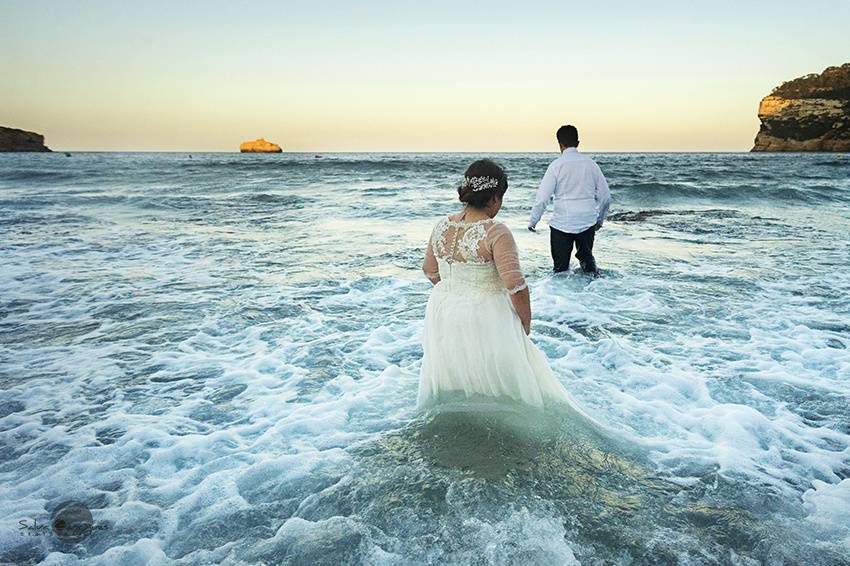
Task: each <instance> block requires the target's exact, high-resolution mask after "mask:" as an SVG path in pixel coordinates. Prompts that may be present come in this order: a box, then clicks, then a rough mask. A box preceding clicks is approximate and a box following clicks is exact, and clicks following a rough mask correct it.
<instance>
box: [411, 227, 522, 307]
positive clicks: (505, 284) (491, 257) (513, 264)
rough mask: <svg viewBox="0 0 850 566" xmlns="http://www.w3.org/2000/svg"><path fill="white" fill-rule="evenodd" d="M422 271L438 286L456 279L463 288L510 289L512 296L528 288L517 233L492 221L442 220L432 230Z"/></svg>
mask: <svg viewBox="0 0 850 566" xmlns="http://www.w3.org/2000/svg"><path fill="white" fill-rule="evenodd" d="M422 269H423V271H424V272H425V274H426V275H427V276H428V278H429V279H430V280H431V281H432V282H434V283H437V282H439V281H441V280H453V281H454V282H456V283H458V284H460V285H461V287H462V286H463V285H464V284H466V285H468V286H471V287H476V288H487V287H490V288H492V289H493V290H501V289H507V290H508V292H509V293H511V294H513V293H517V292H519V291H521V290H523V289H525V288H526V287H527V285H526V283H525V278H524V277H523V275H522V270H521V269H520V265H519V256H518V254H517V248H516V242H515V241H514V237H513V234H511V231H510V229H508V227H507V226H505V225H504V224H502V223H501V222H496V221H495V220H493V219H492V218H488V219H485V220H480V221H478V222H457V221H454V220H452V219H450V218H448V217H446V218H442V219H440V221H439V222H437V224H436V225H435V226H434V229H433V230H432V231H431V237H430V238H429V240H428V248H427V250H426V252H425V262H424V264H423V266H422Z"/></svg>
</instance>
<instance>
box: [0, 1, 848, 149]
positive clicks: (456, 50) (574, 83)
mask: <svg viewBox="0 0 850 566" xmlns="http://www.w3.org/2000/svg"><path fill="white" fill-rule="evenodd" d="M847 22H850V2H848V1H847V0H832V1H820V0H810V1H808V2H806V3H805V4H800V3H799V2H791V1H785V0H774V1H772V2H755V1H752V2H747V1H742V0H738V1H737V2H725V1H711V2H687V1H685V0H680V1H678V2H672V1H671V2H666V1H665V2H661V1H650V0H646V1H643V2H633V1H631V2H615V1H611V2H586V1H585V2H570V1H566V0H562V1H560V2H538V1H528V2H501V1H498V0H492V1H489V2H486V3H484V2H464V1H461V0H458V1H454V2H442V1H432V2H424V1H421V0H420V1H419V2H410V1H406V0H395V1H383V0H380V1H369V0H362V1H360V2H357V1H354V0H350V1H341V2H336V1H327V2H323V1H319V0H316V1H314V2H303V1H302V2H284V1H278V2H266V1H263V0H253V1H247V2H236V1H230V2H214V1H208V2H190V1H179V2H158V1H145V2H133V3H131V2H115V1H114V0H113V1H109V2H104V1H87V0H80V1H75V2H68V1H43V0H25V1H19V0H0V125H3V126H10V127H16V128H22V129H26V130H32V131H37V132H39V133H42V134H44V135H45V136H46V143H47V145H49V146H50V147H51V148H53V149H59V150H106V151H236V150H237V149H238V146H239V144H240V143H241V142H242V141H245V140H249V139H255V138H258V137H265V138H266V139H268V140H271V141H274V142H276V143H278V144H280V145H281V146H282V147H283V148H284V150H286V151H308V152H319V151H322V152H330V151H475V152H477V151H482V152H490V151H491V152H498V151H552V150H553V149H554V150H557V148H556V147H553V146H555V140H554V132H555V130H556V129H557V127H558V126H559V125H561V124H564V123H571V124H574V125H576V126H577V127H578V128H579V132H580V136H581V140H582V142H581V149H584V150H586V151H747V150H749V149H750V147H752V142H753V138H754V137H755V134H756V132H757V131H758V125H759V122H758V118H757V116H756V111H757V109H758V103H759V100H760V99H761V98H762V97H763V96H765V95H767V94H769V92H770V91H771V89H772V88H773V87H775V86H777V85H778V84H780V83H781V82H783V81H786V80H790V79H793V78H795V77H798V76H801V75H805V74H808V73H818V72H821V71H822V70H823V69H824V68H826V67H828V66H831V65H840V64H842V63H846V62H849V61H850V33H848V31H847V29H848V27H847V26H848V24H847Z"/></svg>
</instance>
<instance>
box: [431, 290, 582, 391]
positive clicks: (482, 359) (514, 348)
mask: <svg viewBox="0 0 850 566" xmlns="http://www.w3.org/2000/svg"><path fill="white" fill-rule="evenodd" d="M422 345H423V350H424V355H423V358H422V370H421V376H420V380H419V393H418V397H417V406H418V407H419V408H426V407H429V406H431V405H434V404H437V403H440V402H441V401H443V400H445V399H446V398H457V397H458V396H460V397H481V396H483V397H487V398H504V399H509V400H513V401H520V402H522V403H525V404H528V405H531V406H534V407H541V408H542V407H544V406H548V405H550V404H563V403H565V404H568V405H570V406H571V407H572V406H574V405H575V403H574V401H573V400H572V398H571V396H570V394H569V393H568V392H567V390H566V389H564V386H563V385H561V383H560V382H559V381H558V380H557V379H556V378H555V376H554V375H553V374H552V371H551V370H550V368H549V364H548V363H547V361H546V357H545V356H544V355H543V353H542V352H541V351H540V350H539V349H538V348H537V346H535V345H534V343H533V342H532V341H531V340H530V339H529V338H528V336H526V334H525V332H524V331H523V329H522V323H521V322H520V320H519V317H518V316H517V314H516V311H515V310H514V308H513V305H512V304H511V299H510V296H509V295H508V293H507V292H506V291H499V292H486V291H463V290H461V291H458V290H452V289H451V286H450V285H447V284H446V282H440V283H438V284H437V285H436V286H435V287H434V289H433V290H432V292H431V296H430V298H429V299H428V306H427V307H426V310H425V329H424V332H423V344H422Z"/></svg>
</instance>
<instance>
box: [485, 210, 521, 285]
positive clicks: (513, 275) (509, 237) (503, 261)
mask: <svg viewBox="0 0 850 566" xmlns="http://www.w3.org/2000/svg"><path fill="white" fill-rule="evenodd" d="M487 244H488V245H489V247H490V249H491V250H492V252H493V263H495V264H496V270H497V271H498V272H499V277H500V278H501V279H502V283H504V284H505V288H506V289H507V290H508V292H509V293H510V294H511V295H513V294H514V293H518V292H519V291H522V290H523V289H525V288H527V287H528V285H527V284H526V282H525V277H523V275H522V270H521V269H520V266H519V254H518V253H517V247H516V242H515V241H514V235H513V234H511V231H510V229H508V227H507V226H505V225H504V224H502V223H496V224H494V225H493V227H492V228H490V230H488V231H487Z"/></svg>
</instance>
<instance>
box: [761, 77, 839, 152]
mask: <svg viewBox="0 0 850 566" xmlns="http://www.w3.org/2000/svg"><path fill="white" fill-rule="evenodd" d="M758 116H759V119H760V120H761V128H760V129H759V133H758V135H756V140H755V145H754V146H753V149H752V151H842V152H843V151H850V63H846V64H844V65H842V66H840V67H829V68H827V69H826V70H824V72H822V73H821V74H819V75H817V74H814V75H806V76H805V77H800V78H798V79H794V80H793V81H789V82H786V83H783V84H781V85H780V86H778V87H776V88H775V89H773V92H771V93H770V94H769V95H768V96H765V97H764V98H763V99H762V100H761V104H759V114H758Z"/></svg>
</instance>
